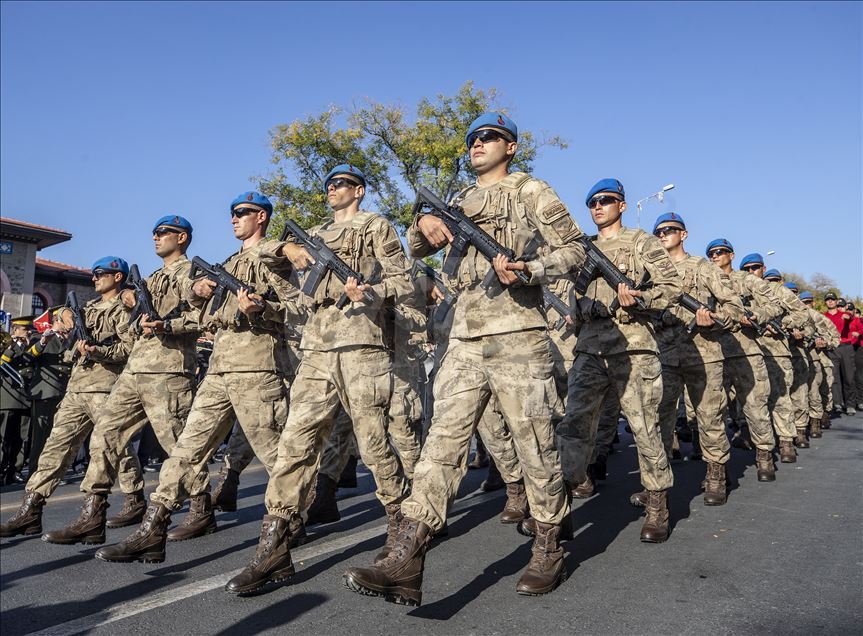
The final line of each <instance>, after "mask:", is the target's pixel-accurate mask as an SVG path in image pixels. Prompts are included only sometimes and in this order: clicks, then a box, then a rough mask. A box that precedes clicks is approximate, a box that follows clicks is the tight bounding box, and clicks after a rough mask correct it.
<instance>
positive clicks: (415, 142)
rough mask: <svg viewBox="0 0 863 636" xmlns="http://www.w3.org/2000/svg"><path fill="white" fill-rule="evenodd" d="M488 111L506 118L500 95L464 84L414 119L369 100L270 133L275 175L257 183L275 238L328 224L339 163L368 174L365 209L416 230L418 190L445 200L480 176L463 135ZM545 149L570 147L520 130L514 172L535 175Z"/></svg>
mask: <svg viewBox="0 0 863 636" xmlns="http://www.w3.org/2000/svg"><path fill="white" fill-rule="evenodd" d="M488 110H497V111H500V112H503V113H507V109H506V108H504V107H502V106H501V105H500V97H499V94H498V92H497V91H496V90H495V89H489V90H481V89H477V88H475V87H474V85H473V83H472V82H467V83H465V84H464V85H463V86H462V87H461V88H460V89H459V90H458V92H457V93H456V94H455V95H451V96H448V95H437V96H436V97H434V98H424V99H422V100H420V102H419V103H418V104H417V106H416V114H415V116H414V117H412V118H411V119H410V120H409V119H408V117H406V115H405V110H404V108H403V107H402V106H399V105H390V104H381V103H377V102H374V101H371V100H368V101H366V102H365V103H364V104H363V105H361V106H359V107H354V108H352V109H351V110H345V109H343V108H340V107H338V106H332V107H330V108H329V109H328V110H326V111H325V112H323V113H320V114H318V115H311V116H309V117H307V118H306V119H302V120H296V121H293V122H291V123H290V124H283V125H279V126H276V127H275V128H273V129H272V130H271V131H270V142H271V146H272V151H273V152H272V157H271V163H272V164H273V166H274V169H273V171H272V172H271V173H270V174H269V175H267V176H261V177H257V178H256V180H257V182H258V188H259V189H260V191H261V192H263V193H265V194H266V195H267V196H269V197H270V198H271V199H272V200H273V204H274V206H275V210H276V212H275V215H274V221H273V223H272V226H271V228H270V233H271V235H277V234H278V233H279V232H280V231H281V228H282V227H283V226H284V217H285V216H288V217H290V218H292V219H295V220H296V221H297V223H299V224H300V225H302V226H303V227H311V226H313V225H316V224H318V223H320V222H321V221H322V220H323V219H325V218H327V216H328V215H329V212H328V210H327V202H326V196H325V193H324V190H323V179H324V176H325V175H326V174H327V172H329V170H330V169H331V168H332V167H333V166H335V165H337V164H340V163H350V164H352V165H355V166H357V167H358V168H359V169H360V170H362V171H363V172H364V173H365V175H366V178H367V180H368V184H369V193H368V194H367V195H366V201H365V202H364V207H370V206H369V203H371V204H372V206H374V207H376V208H377V212H379V213H380V214H382V215H384V216H386V217H387V218H388V219H390V220H391V221H393V222H394V223H395V224H396V226H397V227H398V228H399V229H400V230H401V231H404V230H405V229H406V228H407V227H408V226H409V225H410V223H411V209H412V207H413V201H414V191H415V189H416V188H417V187H419V186H425V187H427V188H429V189H431V190H433V191H435V192H437V193H439V194H445V193H446V192H447V190H448V189H449V190H450V192H456V191H457V190H459V189H461V188H462V187H464V186H466V185H467V184H468V183H469V182H470V180H471V178H472V177H473V176H474V175H473V173H472V170H471V168H470V161H469V160H468V157H467V153H466V148H465V144H464V134H465V131H466V130H467V128H468V126H469V125H470V123H471V122H472V121H473V120H474V119H476V117H478V116H479V115H480V114H482V113H483V112H486V111H488ZM543 146H554V147H557V148H561V149H563V148H566V147H567V144H566V142H565V141H564V140H563V139H561V138H560V137H559V136H549V137H543V138H542V139H538V138H537V136H536V135H535V134H533V133H532V132H530V131H524V130H519V151H518V153H517V155H516V159H515V161H514V162H513V168H514V169H516V170H523V171H525V172H530V171H531V170H532V169H533V162H534V161H535V159H536V157H537V155H538V152H539V149H540V148H541V147H543Z"/></svg>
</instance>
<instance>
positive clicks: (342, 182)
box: [324, 163, 368, 191]
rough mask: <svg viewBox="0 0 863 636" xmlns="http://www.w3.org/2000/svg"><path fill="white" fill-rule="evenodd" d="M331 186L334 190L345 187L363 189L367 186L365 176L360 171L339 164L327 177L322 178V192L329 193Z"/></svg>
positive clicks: (347, 164)
mask: <svg viewBox="0 0 863 636" xmlns="http://www.w3.org/2000/svg"><path fill="white" fill-rule="evenodd" d="M331 184H332V186H333V187H334V188H336V189H339V188H341V187H345V186H351V187H356V186H363V188H365V187H367V185H368V184H367V183H366V175H365V174H363V172H362V170H360V169H359V168H357V167H356V166H354V165H351V164H349V163H342V164H339V165H337V166H336V167H335V168H333V169H332V170H330V171H329V172H328V173H327V176H326V177H324V190H327V191H329V189H330V185H331Z"/></svg>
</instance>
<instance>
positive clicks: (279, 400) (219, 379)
mask: <svg viewBox="0 0 863 636" xmlns="http://www.w3.org/2000/svg"><path fill="white" fill-rule="evenodd" d="M287 416H288V396H287V387H286V383H285V380H284V378H283V377H282V376H281V375H279V374H278V373H276V372H275V371H245V372H238V373H208V374H207V375H206V376H205V377H204V381H203V382H201V386H199V387H198V392H197V395H195V401H194V402H193V403H192V409H191V411H190V412H189V417H188V418H187V419H186V426H185V427H184V428H183V432H182V433H180V436H179V438H178V439H177V443H176V445H175V446H174V450H173V451H171V455H170V457H168V459H166V460H165V461H164V463H163V464H162V470H161V471H160V472H159V486H158V488H157V489H156V492H154V493H153V494H152V495H150V500H151V501H152V502H153V503H157V504H162V505H163V506H165V507H167V508H170V509H172V510H179V509H180V508H181V507H182V506H183V502H184V501H185V500H186V499H187V498H188V497H189V496H190V495H191V494H192V493H191V488H192V484H195V483H198V480H199V479H200V475H201V474H203V475H204V477H205V481H206V477H207V462H208V461H209V460H210V457H212V455H213V453H214V452H215V450H216V449H217V448H218V447H219V444H221V443H222V440H223V439H225V436H226V435H227V434H228V431H229V430H230V429H231V426H233V424H234V421H235V420H237V421H239V423H240V426H241V427H242V428H243V432H244V433H245V436H246V438H247V439H248V441H249V444H250V445H251V448H252V450H253V451H254V454H255V455H256V456H257V457H258V459H260V460H261V463H262V464H263V465H264V468H266V469H267V472H268V473H271V470H272V467H273V464H274V462H275V459H276V449H277V448H278V441H279V435H280V433H281V431H282V427H283V426H284V424H285V419H286V418H287ZM206 487H207V488H209V484H207V486H206Z"/></svg>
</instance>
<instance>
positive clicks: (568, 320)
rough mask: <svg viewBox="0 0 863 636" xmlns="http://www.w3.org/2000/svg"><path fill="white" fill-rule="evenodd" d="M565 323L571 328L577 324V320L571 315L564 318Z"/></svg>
mask: <svg viewBox="0 0 863 636" xmlns="http://www.w3.org/2000/svg"><path fill="white" fill-rule="evenodd" d="M563 322H565V323H566V324H568V325H569V326H570V327H571V326H572V325H574V324H575V320H574V319H573V318H572V316H570V315H569V314H567V315H566V316H564V317H563Z"/></svg>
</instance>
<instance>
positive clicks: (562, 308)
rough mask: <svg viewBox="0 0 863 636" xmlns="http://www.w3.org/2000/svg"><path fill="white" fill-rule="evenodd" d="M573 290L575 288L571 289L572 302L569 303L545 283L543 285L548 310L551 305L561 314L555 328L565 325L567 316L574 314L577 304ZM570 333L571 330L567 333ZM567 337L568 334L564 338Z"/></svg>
mask: <svg viewBox="0 0 863 636" xmlns="http://www.w3.org/2000/svg"><path fill="white" fill-rule="evenodd" d="M573 291H574V290H570V303H571V304H570V305H567V304H566V303H565V302H563V301H562V300H561V299H560V298H558V296H557V294H555V293H554V292H552V291H551V290H550V289H549V288H548V287H546V286H545V285H543V286H542V302H543V303H544V304H545V309H546V311H548V308H549V307H551V308H552V309H554V310H555V311H556V312H557V313H558V315H559V316H560V318H559V319H558V320H557V322H556V323H554V328H555V329H561V328H562V327H564V326H565V325H566V317H567V316H572V313H573V310H574V306H575V302H574V299H573V298H572V296H573ZM568 333H569V332H567V335H568ZM565 337H566V336H564V338H565Z"/></svg>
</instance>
